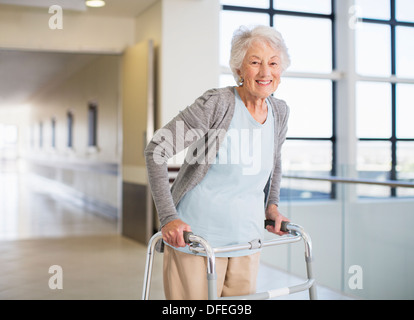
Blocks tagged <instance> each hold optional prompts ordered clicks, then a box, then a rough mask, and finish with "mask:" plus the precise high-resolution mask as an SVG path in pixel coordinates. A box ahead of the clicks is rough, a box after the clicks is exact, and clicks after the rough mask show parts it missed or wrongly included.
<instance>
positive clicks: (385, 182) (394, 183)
mask: <svg viewBox="0 0 414 320" xmlns="http://www.w3.org/2000/svg"><path fill="white" fill-rule="evenodd" d="M282 177H283V178H286V179H299V180H314V181H329V182H336V183H352V184H371V185H378V186H387V187H393V188H397V187H401V188H414V183H411V182H403V181H397V180H383V181H377V180H369V179H352V178H343V177H335V176H324V177H322V176H321V177H318V176H313V177H310V176H295V175H283V176H282Z"/></svg>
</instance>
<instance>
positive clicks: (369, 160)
mask: <svg viewBox="0 0 414 320" xmlns="http://www.w3.org/2000/svg"><path fill="white" fill-rule="evenodd" d="M357 149H358V150H357V153H358V156H357V170H358V178H360V179H369V180H377V181H384V180H388V179H389V172H390V170H391V143H389V142H385V141H359V142H358V146H357ZM357 194H358V195H359V196H361V197H388V196H390V188H389V187H382V186H372V185H363V184H358V185H357Z"/></svg>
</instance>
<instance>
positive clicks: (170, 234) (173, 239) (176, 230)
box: [161, 219, 191, 248]
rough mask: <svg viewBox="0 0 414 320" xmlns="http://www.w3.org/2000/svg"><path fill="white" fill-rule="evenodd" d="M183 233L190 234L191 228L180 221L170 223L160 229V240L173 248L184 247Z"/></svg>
mask: <svg viewBox="0 0 414 320" xmlns="http://www.w3.org/2000/svg"><path fill="white" fill-rule="evenodd" d="M184 231H189V232H191V227H190V226H189V225H188V224H186V223H184V222H183V221H182V220H180V219H176V220H173V221H170V222H168V223H167V224H166V225H165V226H164V227H162V229H161V233H162V239H163V240H164V241H165V242H167V243H168V244H170V245H172V246H173V247H176V248H178V247H185V245H186V243H185V242H184V237H183V233H184Z"/></svg>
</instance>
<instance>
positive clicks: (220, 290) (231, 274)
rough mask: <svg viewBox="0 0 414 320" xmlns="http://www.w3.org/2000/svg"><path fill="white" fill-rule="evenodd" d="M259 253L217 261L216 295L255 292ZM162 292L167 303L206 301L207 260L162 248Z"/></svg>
mask: <svg viewBox="0 0 414 320" xmlns="http://www.w3.org/2000/svg"><path fill="white" fill-rule="evenodd" d="M259 262H260V252H257V253H254V254H252V255H248V256H242V257H230V258H217V257H216V273H217V296H218V297H226V296H227V297H228V296H240V295H246V294H253V293H255V292H256V278H257V272H258V270H259ZM163 268H164V272H163V275H164V293H165V297H166V299H167V300H207V299H208V286H207V258H205V257H203V256H196V255H193V254H188V253H184V252H181V251H178V250H174V249H172V248H171V247H169V246H167V245H165V246H164V263H163Z"/></svg>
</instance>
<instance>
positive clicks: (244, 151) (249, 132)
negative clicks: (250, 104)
mask: <svg viewBox="0 0 414 320" xmlns="http://www.w3.org/2000/svg"><path fill="white" fill-rule="evenodd" d="M234 90H235V93H236V98H235V99H236V105H235V111H234V115H233V118H232V120H231V123H230V127H229V129H228V131H227V133H226V137H225V139H224V141H223V143H222V145H221V146H220V150H219V152H218V154H217V157H216V161H215V163H213V164H212V165H211V166H210V169H209V170H208V172H207V174H206V176H205V177H204V179H203V180H202V181H201V182H200V183H199V184H198V185H197V186H195V187H194V188H193V189H192V190H190V191H189V192H187V194H185V196H184V197H183V198H182V199H181V201H180V202H179V204H178V206H177V212H178V215H179V217H180V219H181V220H183V221H184V222H185V223H187V224H189V225H190V226H191V229H192V231H193V233H194V234H196V235H199V236H201V237H203V238H204V239H206V240H207V241H208V242H209V243H210V244H211V245H212V246H213V247H222V246H227V245H233V244H245V243H247V242H249V241H252V240H255V239H263V233H264V222H263V221H264V210H265V207H264V205H265V203H264V192H263V189H264V187H265V185H266V182H267V181H268V179H269V175H270V174H271V171H272V168H273V148H274V141H273V140H274V120H273V116H274V115H273V112H272V109H271V108H268V113H267V119H266V121H265V123H263V124H260V123H259V122H257V121H256V120H255V119H254V118H253V117H252V115H251V114H250V113H249V111H248V110H247V108H246V107H245V105H244V103H243V101H242V100H241V98H240V96H239V95H238V93H237V90H236V89H234ZM267 105H268V106H269V102H267ZM175 249H177V250H180V251H182V252H187V253H192V252H191V251H190V250H189V248H188V246H186V247H185V248H175ZM257 251H258V250H257V249H256V250H243V251H233V252H228V253H220V254H216V256H217V257H235V256H243V255H248V254H253V253H255V252H257Z"/></svg>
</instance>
